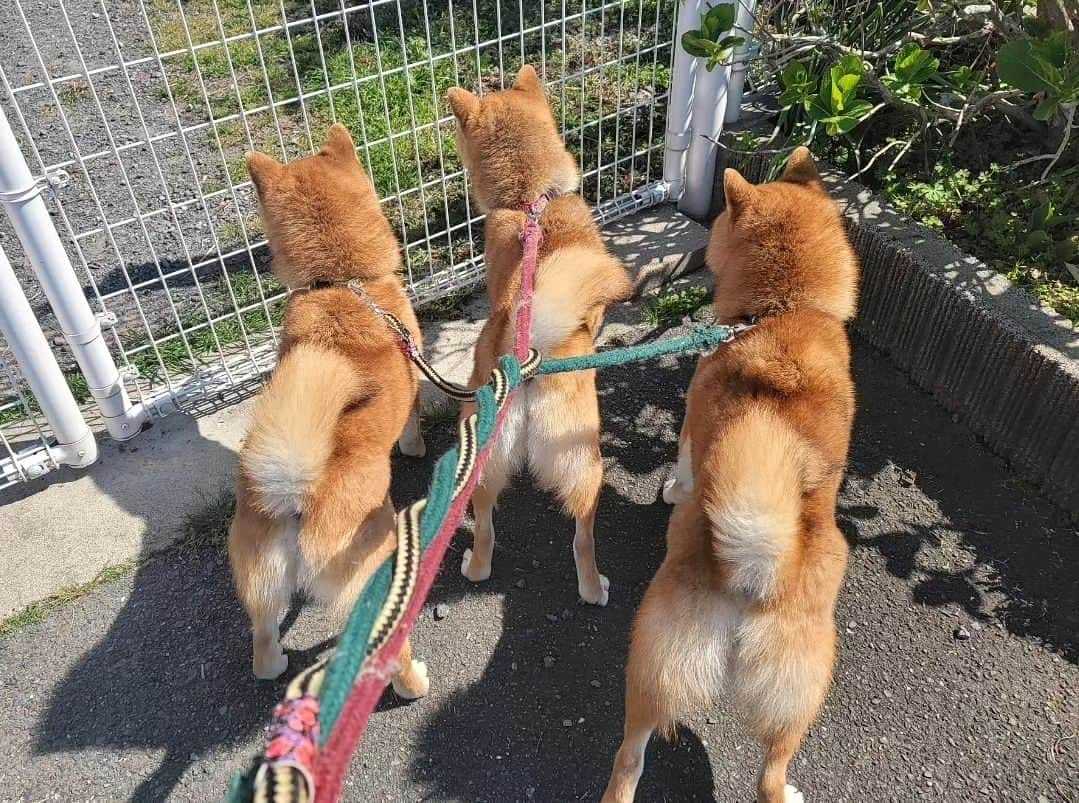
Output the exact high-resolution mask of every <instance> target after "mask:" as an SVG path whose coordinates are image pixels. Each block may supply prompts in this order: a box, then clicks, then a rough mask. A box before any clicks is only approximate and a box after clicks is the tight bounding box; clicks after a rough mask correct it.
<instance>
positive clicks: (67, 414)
mask: <svg viewBox="0 0 1079 803" xmlns="http://www.w3.org/2000/svg"><path fill="white" fill-rule="evenodd" d="M0 332H3V334H4V339H5V340H7V343H8V346H10V348H11V353H12V354H13V355H14V357H15V362H16V363H18V365H19V370H20V373H21V374H22V377H23V379H25V380H26V384H27V385H29V386H30V390H31V391H32V392H33V394H34V398H35V399H37V403H38V406H39V407H40V408H41V413H42V415H44V416H45V420H46V421H48V422H49V426H50V427H51V428H52V431H53V434H54V435H55V436H56V443H55V444H50V445H49V447H48V449H49V454H50V456H51V457H52V459H53V460H54V461H55V462H56V463H57V464H58V465H65V466H73V467H74V468H85V467H86V466H89V465H91V464H93V463H94V461H96V460H97V442H96V441H95V440H94V434H93V432H91V431H90V427H88V426H87V425H86V420H85V419H84V418H83V417H82V412H81V411H80V410H79V405H78V404H77V403H76V401H75V397H74V396H73V395H72V394H71V389H70V388H69V387H68V385H67V382H66V381H65V380H64V375H63V373H62V372H61V371H60V366H59V365H57V364H56V358H55V357H54V356H53V353H52V349H51V348H49V343H48V341H47V340H46V339H45V335H44V334H43V333H42V331H41V328H40V327H39V325H38V322H37V318H36V317H34V312H33V310H32V309H31V308H30V302H28V301H27V300H26V296H25V295H24V294H23V291H22V286H21V285H20V284H19V280H18V279H17V278H16V277H15V271H14V269H13V268H12V267H11V263H10V262H9V261H8V258H7V254H6V253H5V252H4V249H3V248H2V247H0ZM33 469H34V467H31V470H30V471H29V472H28V473H29V474H30V475H31V476H34V475H35V474H36V473H37V472H40V473H42V474H43V473H45V471H46V470H47V467H46V466H38V467H37V472H35V471H34V470H33Z"/></svg>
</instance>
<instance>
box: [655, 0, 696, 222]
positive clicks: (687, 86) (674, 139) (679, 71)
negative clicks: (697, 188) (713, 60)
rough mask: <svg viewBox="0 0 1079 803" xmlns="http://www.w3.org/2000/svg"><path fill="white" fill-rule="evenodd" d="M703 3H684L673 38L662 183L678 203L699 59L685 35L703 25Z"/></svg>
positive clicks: (691, 1)
mask: <svg viewBox="0 0 1079 803" xmlns="http://www.w3.org/2000/svg"><path fill="white" fill-rule="evenodd" d="M703 7H704V3H703V2H702V0H682V2H681V3H680V4H679V9H678V24H677V29H676V32H675V36H674V44H673V47H674V75H673V76H672V78H671V90H670V96H669V97H668V99H667V137H666V149H665V152H664V155H663V180H664V181H665V182H667V185H668V186H669V187H670V197H671V199H672V200H675V201H677V200H679V199H680V198H681V197H682V192H683V190H684V188H685V178H686V173H685V158H686V149H687V148H689V143H690V140H691V138H692V136H693V135H692V132H691V131H690V124H691V122H692V109H693V83H694V79H695V78H696V74H697V69H698V64H697V59H696V58H694V57H693V56H691V55H689V53H687V52H686V51H685V49H684V48H683V47H682V45H681V42H682V35H683V34H684V33H685V32H686V31H689V30H692V29H693V28H696V27H698V26H699V25H700V19H701V10H702V8H703Z"/></svg>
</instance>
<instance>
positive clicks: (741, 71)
mask: <svg viewBox="0 0 1079 803" xmlns="http://www.w3.org/2000/svg"><path fill="white" fill-rule="evenodd" d="M756 12H757V0H739V2H738V16H737V19H736V20H735V21H734V27H735V28H736V29H737V30H738V32H739V33H740V34H741V35H742V36H744V37H745V39H746V41H745V43H744V44H743V45H742V46H741V47H739V48H737V49H736V50H735V51H734V57H733V58H732V60H731V77H730V79H729V82H728V85H727V113H726V114H725V115H723V122H724V123H737V122H738V120H739V119H740V118H741V116H742V89H743V88H744V87H745V84H746V69H747V68H748V66H749V64H748V61H749V60H748V54H749V43H750V35H751V34H752V32H753V28H754V22H755V21H756Z"/></svg>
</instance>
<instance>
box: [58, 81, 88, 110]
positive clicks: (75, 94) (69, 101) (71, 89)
mask: <svg viewBox="0 0 1079 803" xmlns="http://www.w3.org/2000/svg"><path fill="white" fill-rule="evenodd" d="M56 95H57V97H59V98H60V101H61V102H62V103H64V104H66V105H68V106H74V105H76V104H77V103H78V102H79V101H80V100H83V99H84V98H89V97H90V96H91V93H90V85H89V84H88V83H86V81H84V80H82V79H81V78H76V79H73V80H71V81H65V82H64V83H62V84H60V86H59V88H58V89H57V90H56Z"/></svg>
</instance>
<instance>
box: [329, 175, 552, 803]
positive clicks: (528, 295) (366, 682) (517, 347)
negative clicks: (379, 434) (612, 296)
mask: <svg viewBox="0 0 1079 803" xmlns="http://www.w3.org/2000/svg"><path fill="white" fill-rule="evenodd" d="M547 203H548V198H547V196H546V195H541V196H540V197H539V198H537V199H536V200H535V201H533V202H532V203H531V204H529V205H528V206H527V207H526V208H525V212H526V213H527V215H528V219H527V220H526V221H525V227H524V229H523V230H522V231H521V245H522V256H521V287H520V289H519V290H518V292H517V321H516V329H515V331H514V336H513V351H514V355H515V356H516V357H517V359H518V360H521V361H523V360H524V359H526V358H527V357H528V351H529V346H530V343H531V340H532V294H533V292H534V291H535V286H536V263H537V262H538V260H539V242H540V239H541V238H542V236H543V228H542V227H541V226H540V223H539V218H540V215H541V214H543V210H544V209H546V208H547ZM516 392H517V391H516V390H515V391H513V393H511V394H510V395H511V398H510V399H508V400H507V401H506V403H505V404H504V405H503V406H502V409H501V411H500V412H499V414H498V418H497V419H495V427H494V433H493V434H492V436H491V440H490V441H489V442H488V444H487V447H486V448H484V449H483V450H482V451H481V452H480V453H479V454H478V455H476V466H475V468H474V470H473V471H472V476H471V477H470V478H469V480H468V483H467V484H466V485H465V487H464V489H463V491H462V493H460V494H459V495H458V496H457V498H456V499H455V500H454V502H453V504H452V505H451V506H450V509H449V511H448V512H447V514H446V520H445V521H444V522H443V524H442V528H441V529H440V530H439V531H438V534H437V535H435V538H434V540H433V541H432V542H431V545H430V547H428V549H427V553H426V554H425V555H424V557H423V560H422V561H421V562H420V572H419V576H418V577H417V578H416V586H415V591H414V593H413V595H412V599H411V600H410V601H409V604H408V610H407V611H406V612H405V615H404V617H403V618H402V619H401V622H400V624H399V625H398V627H397V631H396V632H395V633H394V634H393V636H392V637H391V638H390V640H389V641H388V642H386V644H385V646H383V648H382V649H381V650H380V651H379V652H378V653H377V654H376V655H374V656H372V657H371V659H370V660H369V661H368V663H367V666H366V667H365V668H364V669H363V671H362V672H361V674H360V676H359V678H358V679H357V681H356V684H355V686H353V688H352V693H351V694H349V696H348V700H346V701H345V705H344V708H342V709H341V714H340V715H339V716H338V718H337V723H336V725H335V727H334V729H333V732H332V733H331V734H330V736H329V738H328V739H327V740H326V744H325V745H323V747H322V750H321V751H320V753H319V757H318V764H317V770H316V776H315V795H316V798H317V800H318V803H336V801H337V800H338V799H339V798H340V797H341V788H342V784H343V782H344V776H345V772H346V771H347V770H348V765H349V762H350V760H351V758H352V754H353V753H354V752H355V750H356V745H357V744H358V743H359V741H360V738H361V737H362V736H363V732H364V730H365V729H366V728H367V722H368V720H369V719H370V718H371V712H372V711H374V710H375V706H376V705H378V700H379V698H380V697H381V696H382V691H383V689H385V688H386V685H387V684H388V683H389V682H390V676H391V674H392V672H393V670H394V669H396V668H397V665H398V661H397V656H399V655H400V654H401V648H402V647H403V646H404V643H405V639H406V638H408V634H409V632H411V630H412V626H413V625H414V624H415V623H416V620H417V619H418V618H419V615H420V611H421V610H422V609H423V603H424V602H425V601H426V599H427V595H428V593H429V592H430V590H431V585H432V584H433V583H434V581H435V578H436V577H437V576H438V570H439V568H440V567H441V565H442V559H443V558H444V557H445V555H446V550H447V549H448V548H449V545H450V541H451V540H453V535H454V534H455V533H456V532H457V527H458V525H459V524H460V523H461V519H462V518H463V517H464V514H465V509H466V508H467V507H468V503H469V501H470V500H471V499H472V492H473V491H474V490H475V489H476V484H477V483H478V482H479V478H480V476H481V475H482V473H483V467H484V466H485V465H486V464H487V458H488V457H489V456H490V453H491V449H492V448H493V447H494V444H495V442H496V440H495V439H496V438H497V437H498V432H499V430H500V429H501V427H502V421H503V419H504V418H505V415H506V411H507V410H509V408H510V404H511V403H512V396H513V395H514V394H516Z"/></svg>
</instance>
